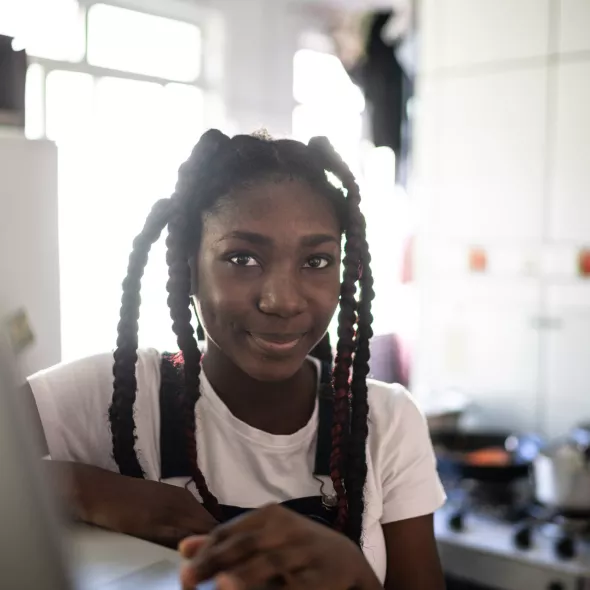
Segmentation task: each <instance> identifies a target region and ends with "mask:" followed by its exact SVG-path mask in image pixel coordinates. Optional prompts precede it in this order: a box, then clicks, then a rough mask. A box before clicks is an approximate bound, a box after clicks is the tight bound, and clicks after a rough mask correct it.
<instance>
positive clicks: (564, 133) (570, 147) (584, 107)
mask: <svg viewBox="0 0 590 590" xmlns="http://www.w3.org/2000/svg"><path fill="white" fill-rule="evenodd" d="M588 5H589V6H590V2H588ZM588 23H589V24H590V20H589V21H588ZM586 30H587V31H588V28H586ZM588 37H590V33H588ZM557 81H558V86H557V113H556V118H555V122H554V126H555V128H554V130H553V136H554V142H553V147H552V151H551V161H552V175H551V198H550V204H549V206H550V210H549V219H550V223H551V238H552V239H554V240H565V241H570V242H571V241H577V242H582V243H584V242H588V241H589V240H590V196H589V194H588V187H590V139H589V138H590V109H589V108H588V105H590V61H582V62H573V63H561V64H560V65H559V68H558V73H557Z"/></svg>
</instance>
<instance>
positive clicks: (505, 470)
mask: <svg viewBox="0 0 590 590" xmlns="http://www.w3.org/2000/svg"><path fill="white" fill-rule="evenodd" d="M510 436H511V433H509V432H498V431H493V432H492V431H490V432H461V431H457V430H454V431H438V432H432V433H431V439H432V444H433V445H434V449H435V453H436V457H437V466H438V470H439V473H440V474H441V476H443V477H445V478H446V477H448V478H452V479H457V480H465V479H472V480H476V481H479V482H494V483H509V482H512V481H514V480H516V479H519V478H524V477H528V476H529V473H530V466H531V461H530V459H527V458H525V457H523V456H521V455H519V453H518V451H515V452H513V453H510V455H509V462H508V463H507V464H505V465H493V464H492V465H479V464H473V463H470V462H469V461H468V459H467V454H468V453H471V452H473V451H479V450H482V449H487V448H501V449H505V447H506V440H507V439H508V438H509V437H510Z"/></svg>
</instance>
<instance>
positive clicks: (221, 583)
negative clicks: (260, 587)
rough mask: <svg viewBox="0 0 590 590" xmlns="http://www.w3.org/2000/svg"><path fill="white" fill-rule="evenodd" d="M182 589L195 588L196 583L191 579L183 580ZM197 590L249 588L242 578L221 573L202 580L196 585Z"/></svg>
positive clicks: (193, 589) (244, 589) (238, 589)
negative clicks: (204, 580)
mask: <svg viewBox="0 0 590 590" xmlns="http://www.w3.org/2000/svg"><path fill="white" fill-rule="evenodd" d="M180 582H181V584H182V590H195V585H194V584H192V583H191V582H190V581H188V582H187V581H186V580H184V579H183V578H182V574H181V580H180ZM196 589H197V590H247V589H246V587H245V586H244V585H243V584H242V582H241V581H240V580H238V579H237V578H235V577H234V576H230V575H229V574H219V575H218V576H215V578H213V579H211V580H208V581H206V582H202V583H201V584H199V585H198V586H196Z"/></svg>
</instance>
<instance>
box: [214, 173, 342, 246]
mask: <svg viewBox="0 0 590 590" xmlns="http://www.w3.org/2000/svg"><path fill="white" fill-rule="evenodd" d="M238 229H239V230H247V231H252V232H256V233H260V234H263V235H266V236H269V237H271V238H276V239H277V241H284V240H285V239H286V238H293V239H298V238H299V237H302V236H304V235H308V234H318V233H324V234H326V233H329V234H332V235H334V236H339V235H340V225H339V222H338V218H337V216H336V211H335V209H334V205H333V204H332V203H330V201H329V200H328V198H327V197H325V196H323V195H321V194H319V193H318V192H317V191H315V190H314V189H312V188H311V187H310V186H309V185H307V184H306V183H304V182H301V181H298V180H284V181H275V182H273V181H267V182H262V183H256V184H254V185H252V186H248V187H243V188H239V189H235V190H233V191H232V192H231V193H229V194H228V195H227V196H224V197H222V198H221V199H220V200H219V201H218V203H217V205H216V207H215V208H214V209H213V210H212V211H210V212H208V213H207V214H205V216H204V219H203V230H204V232H203V233H204V235H203V238H204V239H205V240H207V239H208V238H211V239H215V238H219V237H221V235H222V234H224V233H228V232H232V231H235V230H238Z"/></svg>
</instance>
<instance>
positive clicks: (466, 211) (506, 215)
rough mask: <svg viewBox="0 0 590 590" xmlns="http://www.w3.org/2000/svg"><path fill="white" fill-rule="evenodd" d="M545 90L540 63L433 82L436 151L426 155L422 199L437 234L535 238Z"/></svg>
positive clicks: (467, 237)
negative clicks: (425, 196)
mask: <svg viewBox="0 0 590 590" xmlns="http://www.w3.org/2000/svg"><path fill="white" fill-rule="evenodd" d="M433 86H434V85H433ZM545 89H546V71H545V68H531V69H526V70H519V71H504V72H500V73H496V74H489V75H481V76H476V77H457V78H448V79H446V80H444V81H441V82H440V83H439V84H438V85H437V91H438V100H439V102H440V107H439V109H438V111H437V112H438V113H439V116H440V121H439V124H438V127H439V131H438V141H437V146H438V149H437V153H436V154H435V155H432V154H431V155H430V157H434V158H436V160H437V163H436V169H437V170H436V173H437V176H433V175H432V174H431V175H430V176H429V185H430V190H431V194H430V197H429V198H430V202H431V203H432V208H433V210H435V211H436V217H437V218H438V223H437V226H436V227H435V228H433V229H434V231H435V232H436V233H437V234H438V235H440V236H441V237H444V236H449V237H452V239H454V240H465V241H467V242H469V241H475V242H476V243H478V242H481V241H486V240H489V239H492V240H496V239H511V238H515V239H518V240H523V239H524V240H534V239H539V238H540V236H541V231H542V210H543V184H544V178H545V176H544V174H545V172H544V166H545V156H544V142H545V121H546V100H545ZM430 92H431V93H432V92H434V90H432V89H431V91H430ZM429 100H430V101H432V100H433V98H432V97H430V98H429Z"/></svg>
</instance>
